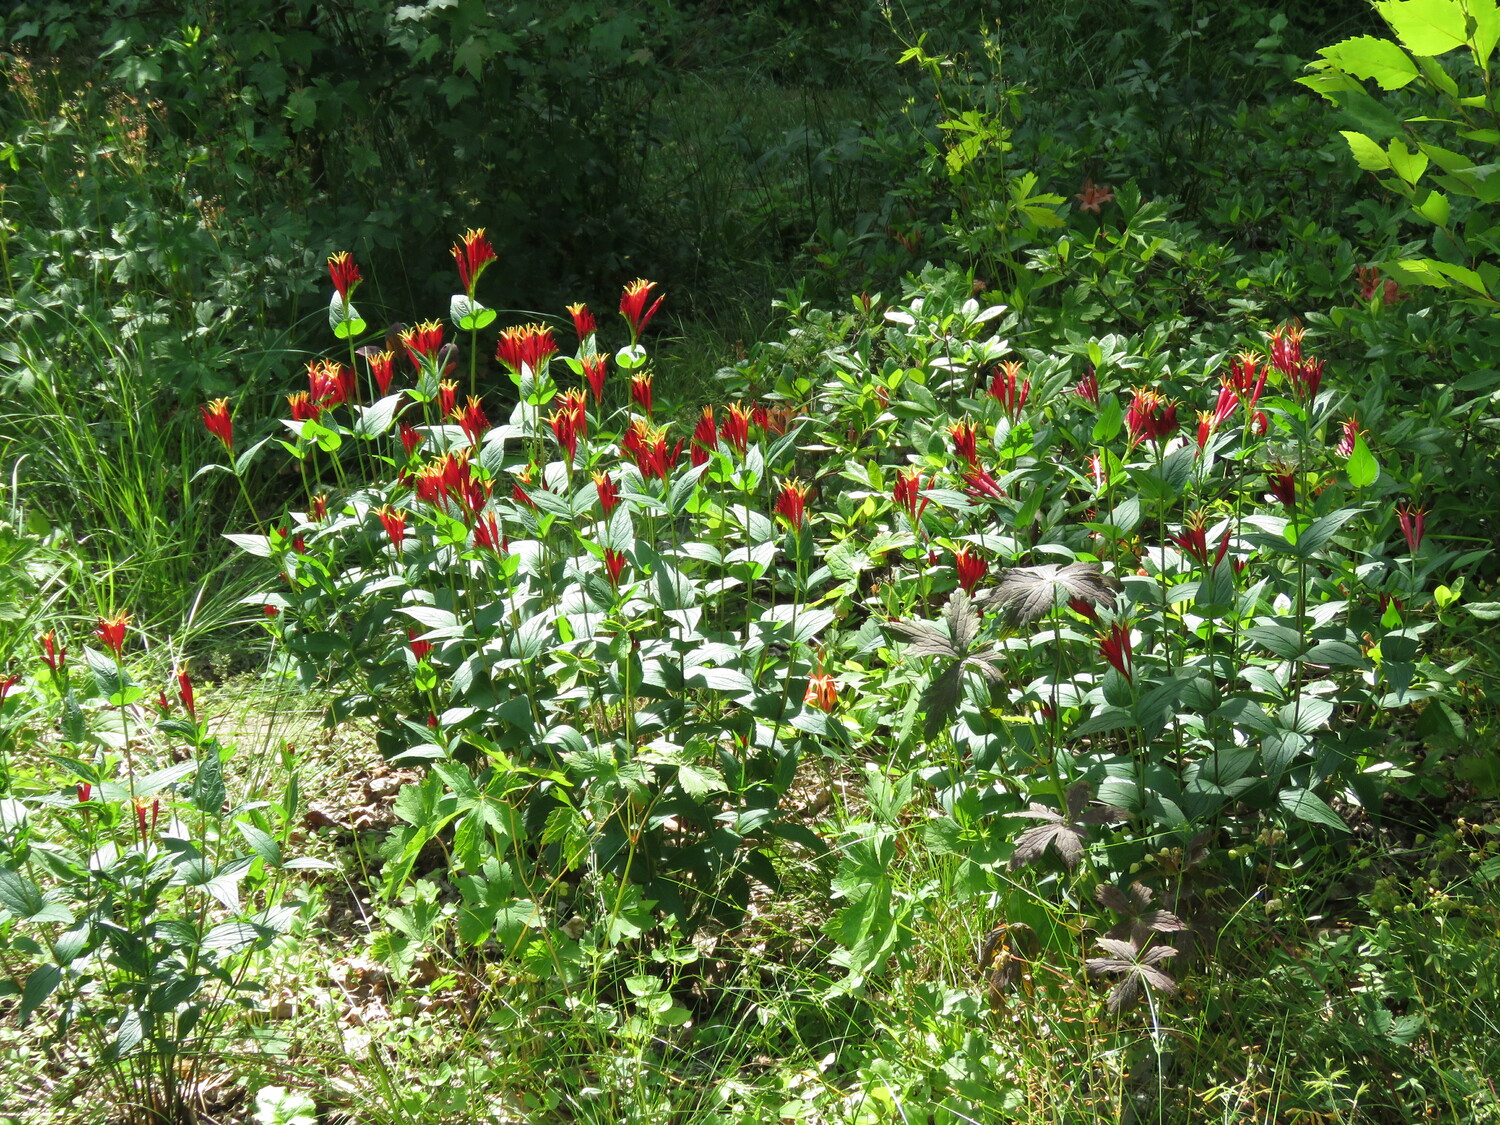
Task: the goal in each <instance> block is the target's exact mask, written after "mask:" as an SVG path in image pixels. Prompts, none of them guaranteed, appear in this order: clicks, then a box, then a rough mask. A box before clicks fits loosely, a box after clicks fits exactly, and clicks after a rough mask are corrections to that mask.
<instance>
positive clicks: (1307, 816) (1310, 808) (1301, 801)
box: [1276, 789, 1349, 832]
mask: <svg viewBox="0 0 1500 1125" xmlns="http://www.w3.org/2000/svg"><path fill="white" fill-rule="evenodd" d="M1276 801H1277V803H1278V804H1280V805H1281V807H1282V808H1283V809H1285V810H1286V811H1287V812H1289V813H1291V814H1292V815H1293V816H1295V817H1297V818H1298V819H1299V820H1306V821H1310V822H1311V823H1313V824H1321V825H1323V826H1324V827H1325V828H1332V829H1335V830H1336V831H1339V832H1347V831H1349V826H1348V825H1347V824H1345V823H1344V822H1343V821H1342V820H1340V819H1339V814H1338V813H1336V812H1334V811H1333V810H1332V809H1331V808H1329V807H1328V804H1327V802H1325V801H1324V800H1323V798H1321V797H1319V796H1318V795H1317V794H1316V793H1313V792H1311V791H1309V790H1306V789H1283V790H1282V791H1281V793H1279V794H1278V795H1277V797H1276Z"/></svg>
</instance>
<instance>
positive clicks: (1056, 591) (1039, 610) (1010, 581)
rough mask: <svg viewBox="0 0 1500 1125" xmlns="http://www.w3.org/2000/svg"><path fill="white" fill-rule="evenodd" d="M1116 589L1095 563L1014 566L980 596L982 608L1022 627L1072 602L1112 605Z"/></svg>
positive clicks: (1112, 580) (1111, 580) (1115, 583)
mask: <svg viewBox="0 0 1500 1125" xmlns="http://www.w3.org/2000/svg"><path fill="white" fill-rule="evenodd" d="M1118 585H1119V584H1118V583H1117V582H1116V581H1115V580H1114V579H1113V578H1109V577H1107V576H1106V575H1105V573H1104V571H1102V570H1101V569H1100V568H1099V566H1098V564H1097V563H1085V562H1073V563H1067V564H1066V565H1059V564H1057V563H1045V564H1043V565H1042V566H1017V567H1012V568H1011V569H1010V570H1007V571H1006V572H1005V573H1004V574H1002V575H1001V576H1000V582H999V584H998V585H997V586H995V587H994V588H993V589H990V590H987V591H986V592H985V593H984V595H983V597H984V603H983V606H982V608H983V609H986V610H990V609H998V610H999V611H1000V612H1002V613H1004V614H1005V616H1006V618H1007V619H1008V620H1009V621H1010V622H1011V624H1013V625H1022V624H1025V623H1027V622H1030V621H1039V620H1041V619H1042V618H1043V617H1046V616H1047V614H1049V613H1051V612H1052V611H1053V610H1054V609H1056V608H1057V607H1058V606H1061V605H1066V604H1067V603H1068V602H1069V601H1072V600H1074V599H1077V600H1079V601H1083V602H1088V603H1089V604H1090V605H1098V606H1110V605H1113V604H1114V601H1115V589H1116V588H1117V587H1118Z"/></svg>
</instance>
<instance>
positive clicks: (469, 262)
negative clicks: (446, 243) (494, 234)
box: [453, 227, 495, 300]
mask: <svg viewBox="0 0 1500 1125" xmlns="http://www.w3.org/2000/svg"><path fill="white" fill-rule="evenodd" d="M494 260H495V248H494V247H493V246H491V245H490V240H489V239H488V238H486V237H485V236H484V228H483V227H480V228H479V229H478V230H469V231H465V232H464V236H463V238H462V239H461V240H459V241H458V242H455V243H454V244H453V264H454V265H456V266H457V267H458V280H459V283H460V284H461V285H463V287H464V292H465V293H466V294H467V295H468V296H469V299H470V300H473V298H474V286H475V285H476V284H478V282H479V275H480V274H481V273H483V272H484V267H485V266H487V265H489V264H490V263H491V262H493V261H494Z"/></svg>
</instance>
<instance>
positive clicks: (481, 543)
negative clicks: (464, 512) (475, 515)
mask: <svg viewBox="0 0 1500 1125" xmlns="http://www.w3.org/2000/svg"><path fill="white" fill-rule="evenodd" d="M474 546H476V547H479V548H481V549H482V550H486V551H489V552H491V553H492V554H494V555H497V556H498V555H503V554H505V552H506V551H508V550H509V549H510V540H509V539H508V538H507V537H506V536H505V535H504V534H503V533H502V531H501V529H500V521H499V520H498V519H497V518H496V517H495V513H494V512H486V513H485V514H484V516H483V517H482V518H481V519H478V520H476V521H475V522H474Z"/></svg>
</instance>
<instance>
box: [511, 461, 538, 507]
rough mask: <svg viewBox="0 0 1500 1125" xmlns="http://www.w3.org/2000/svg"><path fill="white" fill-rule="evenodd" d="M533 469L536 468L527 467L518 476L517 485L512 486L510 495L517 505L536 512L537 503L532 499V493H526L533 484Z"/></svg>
mask: <svg viewBox="0 0 1500 1125" xmlns="http://www.w3.org/2000/svg"><path fill="white" fill-rule="evenodd" d="M533 467H534V466H531V465H527V466H526V467H525V468H524V469H522V470H521V471H520V472H519V473H517V474H516V483H515V484H513V485H511V487H510V495H511V499H513V500H514V501H515V502H516V503H517V504H520V505H522V506H523V507H527V508H530V509H531V510H532V511H535V510H536V501H535V500H533V499H532V498H531V493H529V492H527V491H526V489H527V487H528V486H529V485H530V484H531V478H532V469H533Z"/></svg>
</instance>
